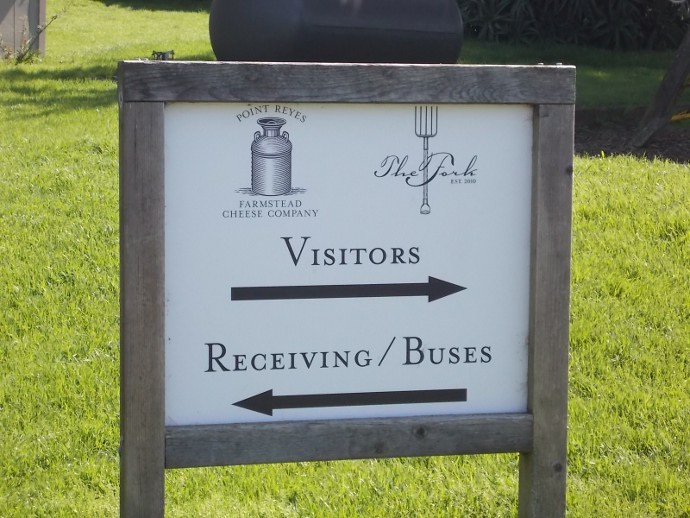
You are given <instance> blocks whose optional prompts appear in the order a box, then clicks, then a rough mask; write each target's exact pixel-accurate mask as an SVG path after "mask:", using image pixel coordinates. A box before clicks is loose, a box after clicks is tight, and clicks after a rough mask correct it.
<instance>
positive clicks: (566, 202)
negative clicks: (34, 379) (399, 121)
mask: <svg viewBox="0 0 690 518" xmlns="http://www.w3.org/2000/svg"><path fill="white" fill-rule="evenodd" d="M119 100H120V200H121V201H120V232H121V235H120V243H121V252H120V253H121V295H120V296H121V378H120V382H121V385H120V391H121V392H120V394H121V396H120V398H121V399H120V406H121V440H122V444H121V454H120V455H121V459H120V473H121V475H120V503H121V511H120V513H121V516H126V517H133V516H147V517H156V516H163V515H164V510H165V504H164V500H165V499H164V494H165V490H164V487H165V476H164V474H165V469H166V468H183V467H197V466H216V465H235V464H253V463H269V462H294V461H316V460H334V459H362V458H386V457H401V456H410V457H412V456H428V455H460V454H479V453H503V452H519V453H520V482H519V511H520V512H519V514H520V516H524V517H557V516H565V491H566V438H567V430H566V423H567V388H568V321H569V283H570V240H571V213H572V172H573V168H572V157H573V139H574V103H575V69H574V67H569V66H543V65H538V66H464V65H438V66H437V65H360V64H296V63H272V64H265V63H218V62H165V61H162V62H146V61H137V62H133V61H131V62H122V63H120V66H119ZM262 101H263V102H270V101H281V102H295V103H296V102H318V103H331V102H337V103H410V104H411V103H434V104H444V103H448V104H527V105H531V106H532V107H533V110H534V111H533V113H534V118H533V160H532V164H533V175H532V214H531V221H532V223H531V236H532V237H531V245H530V246H531V266H530V272H531V273H530V307H529V352H528V412H527V413H524V414H495V415H470V416H431V417H429V416H424V417H404V418H377V419H347V420H327V421H326V420H324V421H291V422H272V423H249V424H230V425H210V426H209V425H206V426H165V423H164V418H165V408H164V406H165V382H164V380H165V369H164V366H165V347H164V346H165V325H164V324H165V294H164V290H165V279H164V264H165V253H164V250H165V247H164V240H165V235H164V207H165V199H164V198H165V194H164V176H165V163H164V139H165V135H164V124H163V122H164V107H165V104H166V103H169V102H245V103H248V102H262Z"/></svg>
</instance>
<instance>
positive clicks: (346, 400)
mask: <svg viewBox="0 0 690 518" xmlns="http://www.w3.org/2000/svg"><path fill="white" fill-rule="evenodd" d="M463 401H467V389H464V388H463V389H440V390H402V391H394V392H354V393H341V394H299V395H292V396H274V395H273V390H267V391H266V392H262V393H260V394H256V395H255V396H252V397H249V398H247V399H243V400H242V401H238V402H237V403H233V404H234V405H235V406H238V407H241V408H246V409H247V410H251V411H253V412H258V413H260V414H265V415H273V411H274V410H278V409H286V408H322V407H336V406H366V405H403V404H415V403H451V402H463Z"/></svg>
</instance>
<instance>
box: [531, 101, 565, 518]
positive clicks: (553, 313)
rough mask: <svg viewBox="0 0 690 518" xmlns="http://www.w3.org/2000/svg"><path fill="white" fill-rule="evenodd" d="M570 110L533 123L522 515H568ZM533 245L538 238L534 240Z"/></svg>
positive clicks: (544, 110)
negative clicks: (529, 420) (528, 424)
mask: <svg viewBox="0 0 690 518" xmlns="http://www.w3.org/2000/svg"><path fill="white" fill-rule="evenodd" d="M573 121H574V107H573V106H572V105H539V106H537V107H536V108H535V118H534V153H535V156H534V160H533V163H534V168H535V170H534V175H533V183H532V242H533V243H535V242H538V243H541V245H540V246H538V247H537V246H534V245H533V246H532V252H531V253H532V262H531V264H532V266H531V277H532V279H531V286H532V291H531V293H530V331H529V334H530V338H529V353H528V378H527V383H528V401H527V405H528V410H529V411H530V412H531V413H532V415H533V417H534V429H533V432H532V444H533V449H532V451H531V452H529V453H521V454H520V495H519V497H520V503H519V506H520V509H519V516H520V517H521V518H527V517H530V518H537V517H540V518H545V517H548V518H557V517H563V516H565V503H566V454H567V416H568V315H569V300H570V246H571V245H570V241H571V212H572V174H573V166H572V156H573V132H574V130H573ZM535 240H536V241H535Z"/></svg>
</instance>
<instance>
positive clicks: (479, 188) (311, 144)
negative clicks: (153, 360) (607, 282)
mask: <svg viewBox="0 0 690 518" xmlns="http://www.w3.org/2000/svg"><path fill="white" fill-rule="evenodd" d="M532 125H533V107H532V106H528V105H520V104H512V105H488V104H487V105H482V104H470V105H451V104H448V105H444V104H440V105H416V106H415V105H412V104H373V105H365V104H337V103H336V104H318V103H283V102H272V103H265V102H262V103H252V104H247V103H213V104H211V103H169V104H166V107H165V117H164V132H165V152H164V160H165V218H164V219H165V301H166V304H165V337H166V340H165V348H166V349H165V421H166V425H168V426H174V425H200V424H227V423H244V422H257V421H282V420H313V419H344V418H352V417H394V416H416V415H439V414H454V415H455V414H481V413H492V414H496V413H522V412H526V411H527V350H528V324H529V323H528V320H529V286H530V222H531V217H532V216H531V184H532V171H533V165H532V157H533V142H532V135H533V131H532ZM430 289H431V294H429V290H430ZM255 396H257V397H255ZM247 399H249V401H247Z"/></svg>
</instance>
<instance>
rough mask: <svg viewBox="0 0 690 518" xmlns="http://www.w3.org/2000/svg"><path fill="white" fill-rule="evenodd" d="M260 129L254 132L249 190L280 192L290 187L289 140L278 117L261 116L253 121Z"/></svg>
mask: <svg viewBox="0 0 690 518" xmlns="http://www.w3.org/2000/svg"><path fill="white" fill-rule="evenodd" d="M256 122H257V123H258V124H259V126H261V128H262V129H263V134H262V133H261V132H259V131H257V132H255V133H254V140H253V141H252V144H251V152H252V193H254V194H258V195H261V196H280V195H283V194H288V193H289V192H290V191H291V190H292V142H290V134H289V133H288V132H287V131H283V132H282V133H281V131H280V130H281V128H282V127H283V126H284V125H285V124H286V122H287V121H286V120H285V119H283V118H282V117H262V118H261V119H259V120H258V121H256Z"/></svg>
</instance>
